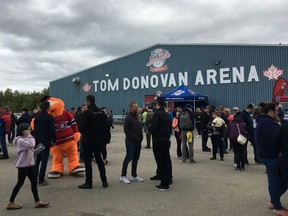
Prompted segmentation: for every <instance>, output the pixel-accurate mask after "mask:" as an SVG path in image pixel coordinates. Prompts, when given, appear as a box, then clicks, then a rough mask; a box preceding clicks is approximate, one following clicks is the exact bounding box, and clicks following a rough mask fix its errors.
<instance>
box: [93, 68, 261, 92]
mask: <svg viewBox="0 0 288 216" xmlns="http://www.w3.org/2000/svg"><path fill="white" fill-rule="evenodd" d="M246 74H247V71H246ZM246 77H247V75H246ZM192 78H193V76H192ZM120 81H121V80H120V79H119V78H117V79H115V80H114V81H113V80H110V79H108V80H101V81H100V80H94V81H93V83H94V88H95V92H97V91H119V90H120V89H121V87H122V88H123V89H121V90H124V91H125V90H128V89H130V88H132V89H135V90H137V89H140V88H141V89H148V88H158V87H159V85H160V86H161V85H162V86H161V87H163V88H166V87H177V86H180V85H184V86H189V78H188V72H187V71H186V72H179V73H175V74H174V73H165V74H164V73H163V74H153V75H151V76H149V75H146V76H140V77H136V76H135V77H133V78H131V79H130V78H127V77H124V78H123V80H122V81H123V83H120ZM205 81H206V83H205ZM252 81H255V82H259V77H258V73H257V70H256V67H255V65H251V66H250V70H249V74H248V78H247V82H252ZM237 82H241V83H243V82H245V70H244V66H241V67H239V68H236V67H232V68H220V69H219V71H216V70H215V69H208V70H206V77H205V73H204V77H203V74H202V71H201V70H198V71H197V74H196V77H195V85H196V86H197V85H210V84H218V83H219V84H229V83H237ZM121 85H122V86H121Z"/></svg>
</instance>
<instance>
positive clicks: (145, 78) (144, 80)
mask: <svg viewBox="0 0 288 216" xmlns="http://www.w3.org/2000/svg"><path fill="white" fill-rule="evenodd" d="M144 88H149V76H141V89H144Z"/></svg>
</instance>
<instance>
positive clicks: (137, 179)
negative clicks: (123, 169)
mask: <svg viewBox="0 0 288 216" xmlns="http://www.w3.org/2000/svg"><path fill="white" fill-rule="evenodd" d="M130 180H131V181H132V182H143V181H144V179H142V178H140V177H139V176H136V177H132V178H131V179H130Z"/></svg>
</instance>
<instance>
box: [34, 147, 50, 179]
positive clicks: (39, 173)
mask: <svg viewBox="0 0 288 216" xmlns="http://www.w3.org/2000/svg"><path fill="white" fill-rule="evenodd" d="M49 152H50V148H47V147H46V148H45V149H44V150H43V151H41V152H40V153H39V154H38V155H37V158H36V161H35V174H36V177H37V178H38V181H39V183H42V182H43V181H44V180H45V174H46V168H47V163H48V159H49ZM40 163H41V166H40ZM39 166H40V170H39Z"/></svg>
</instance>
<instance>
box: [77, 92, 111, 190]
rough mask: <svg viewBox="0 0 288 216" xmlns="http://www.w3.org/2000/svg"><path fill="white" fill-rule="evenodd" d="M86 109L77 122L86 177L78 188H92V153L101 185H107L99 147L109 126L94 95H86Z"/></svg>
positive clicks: (103, 142)
mask: <svg viewBox="0 0 288 216" xmlns="http://www.w3.org/2000/svg"><path fill="white" fill-rule="evenodd" d="M86 103H87V108H88V109H87V110H86V111H84V112H83V114H82V115H81V117H80V122H79V124H78V128H79V131H80V133H81V137H82V147H83V153H84V163H85V172H86V179H85V183H84V184H82V185H79V186H78V188H80V189H92V182H93V181H92V179H93V176H92V162H91V155H94V157H95V160H96V163H97V166H98V170H99V172H100V178H101V181H102V186H103V187H104V188H106V187H108V182H107V178H106V170H105V165H104V162H103V160H102V157H101V148H102V145H104V144H105V130H107V128H110V126H109V122H108V119H107V116H106V114H105V113H104V112H103V111H102V110H101V109H100V108H99V107H97V106H96V104H95V97H94V96H93V95H88V96H87V97H86Z"/></svg>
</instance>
